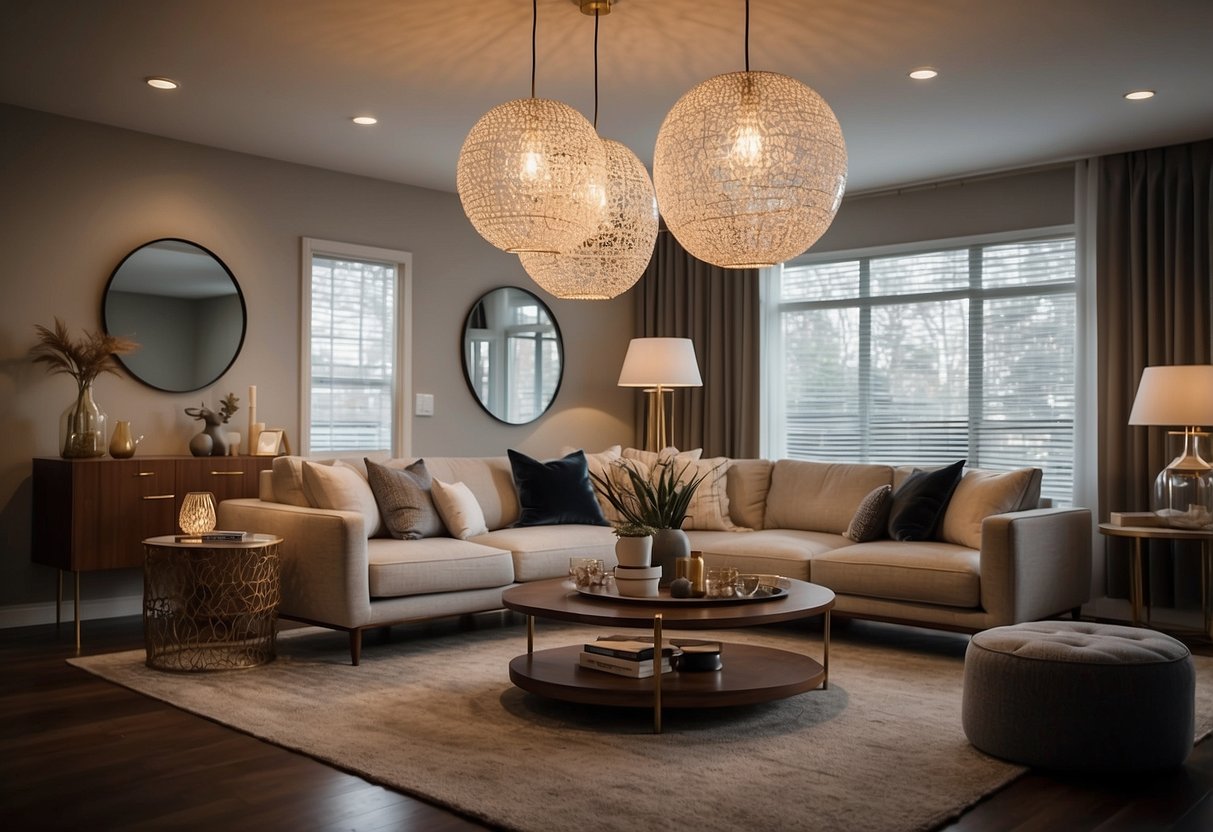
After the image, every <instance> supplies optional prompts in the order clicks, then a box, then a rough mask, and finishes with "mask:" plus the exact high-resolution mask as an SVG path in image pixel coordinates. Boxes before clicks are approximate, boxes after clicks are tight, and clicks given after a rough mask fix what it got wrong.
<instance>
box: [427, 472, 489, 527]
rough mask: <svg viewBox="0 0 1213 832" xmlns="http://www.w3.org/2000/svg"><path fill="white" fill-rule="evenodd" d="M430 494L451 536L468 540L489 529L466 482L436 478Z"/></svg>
mask: <svg viewBox="0 0 1213 832" xmlns="http://www.w3.org/2000/svg"><path fill="white" fill-rule="evenodd" d="M430 494H431V495H432V496H433V498H434V505H435V507H437V509H438V515H439V516H440V517H441V518H442V523H443V525H445V526H446V528H447V531H448V532H450V533H451V537H456V538H459V539H460V540H466V539H467V538H469V537H475V536H476V535H478V534H484V533H485V532H487V531H488V528H487V527H486V526H485V523H484V512H482V511H481V510H480V504H479V503H478V502H476V495H475V494H473V493H472V489H470V488H468V487H467V485H465V484H464V483H462V482H451V483H446V482H443V481H442V480H438V479H435V480H434V481H433V483H432V486H431V489H430Z"/></svg>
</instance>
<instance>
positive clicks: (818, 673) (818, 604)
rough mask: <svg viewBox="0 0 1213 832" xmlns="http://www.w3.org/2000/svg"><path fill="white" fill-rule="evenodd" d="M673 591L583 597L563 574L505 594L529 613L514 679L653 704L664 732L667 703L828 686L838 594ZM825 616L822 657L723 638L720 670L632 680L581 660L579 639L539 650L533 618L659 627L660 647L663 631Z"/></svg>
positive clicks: (612, 700)
mask: <svg viewBox="0 0 1213 832" xmlns="http://www.w3.org/2000/svg"><path fill="white" fill-rule="evenodd" d="M667 593H668V590H663V594H662V596H660V597H658V598H652V599H643V600H640V599H620V598H615V597H611V596H607V595H591V596H587V595H583V594H581V593H579V592H577V591H576V590H574V589H571V588H570V586H569V584H568V583H567V582H566V581H565V580H563V579H555V580H551V581H535V582H533V583H527V584H521V585H519V586H515V587H511V588H510V589H507V590H506V591H505V592H504V593H502V596H501V599H502V602H503V603H504V604H505V606H506V607H507V608H508V609H511V610H514V611H516V612H521V613H524V614H526V616H527V651H526V653H525V654H523V655H521V656H517V657H515V658H514V659H513V660H511V661H510V681H511V682H513V683H514V684H515V685H517V686H518V687H520V688H522V689H523V690H525V691H529V692H531V693H535V694H538V695H540V696H546V697H549V698H551V699H560V700H563V701H567V702H581V703H585V704H591V705H618V706H624V707H645V708H648V707H651V708H653V729H654V731H655V732H657V733H660V731H661V709H662V708H663V707H667V708H705V707H724V706H730V705H750V704H754V703H758V702H771V701H774V700H776V699H784V698H786V697H789V696H794V695H796V694H798V693H804V692H806V691H810V690H814V689H816V688H818V687H820V688H821V689H823V690H824V689H825V688H827V687H828V686H829V667H830V609H831V608H833V606H834V593H833V592H832V591H830V590H829V589H826V588H825V587H823V586H818V585H817V584H810V583H806V582H805V581H795V580H789V581H787V595H786V596H784V597H781V598H775V599H771V600H763V601H755V600H748V599H747V600H744V601H712V602H706V603H705V602H703V601H699V602H689V603H688V602H687V601H685V600H683V599H674V598H670V597H669V595H668V594H667ZM814 615H822V616H824V639H823V654H822V660H821V661H820V662H818V661H817V660H816V659H813V658H811V657H809V656H805V655H802V654H799V653H792V652H790V651H788V650H778V649H775V648H771V647H757V646H754V645H749V644H735V643H729V642H725V643H724V644H723V645H722V649H721V662H722V664H723V667H722V669H720V670H716V671H708V672H682V673H679V672H674V673H668V674H661V673H656V674H654V675H653V676H651V677H649V678H647V679H631V678H628V677H624V676H614V675H612V674H609V673H602V672H599V671H595V670H589V669H586V668H583V667H580V666H579V665H578V655H579V654H580V653H581V650H582V646H581V645H580V644H576V645H571V646H568V647H556V648H552V649H549V650H539V651H536V650H535V649H534V644H535V619H536V618H551V619H556V620H558V621H573V622H577V623H580V624H596V625H602V626H606V627H643V628H646V629H648V628H652V630H653V640H654V643H655V644H656V645H657V649H658V651H660V647H661V645H662V643H663V637H662V631H663V629H664V628H669V629H677V630H707V629H731V628H734V627H753V626H758V625H760V624H776V623H779V622H783V621H794V620H796V619H800V618H808V617H810V616H814Z"/></svg>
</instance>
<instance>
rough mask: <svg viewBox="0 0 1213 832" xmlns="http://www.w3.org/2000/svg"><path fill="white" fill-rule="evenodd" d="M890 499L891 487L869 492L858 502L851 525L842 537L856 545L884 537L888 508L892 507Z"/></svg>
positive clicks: (891, 494) (886, 486)
mask: <svg viewBox="0 0 1213 832" xmlns="http://www.w3.org/2000/svg"><path fill="white" fill-rule="evenodd" d="M892 497H893V486H891V485H880V486H877V487H876V488H873V489H872V490H871V491H869V492H868V495H867V496H866V497H864V498H863V499H862V500H860V501H859V508H857V509H855V516H854V517H852V518H851V525H849V526H847V530H846V531H845V532H844V533H843V536H844V537H846V538H848V539H850V540H854V541H855V542H856V543H865V542H867V541H869V540H875V539H876V538H878V537H884V534H885V525H886V524H887V523H888V521H889V508H890V506H892V505H893V499H892Z"/></svg>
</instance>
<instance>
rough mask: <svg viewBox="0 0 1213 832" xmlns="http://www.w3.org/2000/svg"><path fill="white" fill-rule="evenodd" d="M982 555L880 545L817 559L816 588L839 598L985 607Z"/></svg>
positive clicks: (938, 545)
mask: <svg viewBox="0 0 1213 832" xmlns="http://www.w3.org/2000/svg"><path fill="white" fill-rule="evenodd" d="M980 560H981V554H980V553H979V552H975V551H974V550H972V549H969V548H967V547H965V546H957V545H955V544H953V543H942V542H940V541H935V540H931V541H921V542H915V541H893V540H876V541H872V542H871V543H856V544H855V545H853V546H847V547H845V548H842V549H837V550H835V551H832V552H827V553H825V554H822V555H819V556H817V557H815V558H813V564H812V574H813V577H812V580H813V583H816V584H821V585H822V586H826V587H829V588H830V589H832V590H834V591H835V592H837V593H839V594H844V595H860V596H864V597H869V598H884V599H888V600H894V601H914V602H917V603H922V604H940V605H943V606H949V607H964V608H966V609H969V608H976V607H979V606H980V605H981V581H980V568H979V564H980Z"/></svg>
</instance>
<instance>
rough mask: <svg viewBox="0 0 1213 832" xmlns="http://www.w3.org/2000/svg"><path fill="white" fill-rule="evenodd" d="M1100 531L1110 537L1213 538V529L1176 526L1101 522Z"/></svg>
mask: <svg viewBox="0 0 1213 832" xmlns="http://www.w3.org/2000/svg"><path fill="white" fill-rule="evenodd" d="M1099 533H1100V534H1106V535H1108V536H1109V537H1142V538H1148V539H1150V540H1213V529H1180V528H1177V527H1175V526H1117V525H1115V524H1114V523H1100V524H1099Z"/></svg>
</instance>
